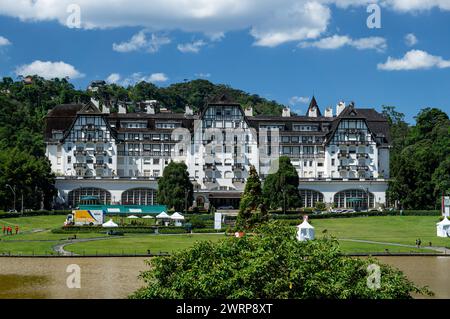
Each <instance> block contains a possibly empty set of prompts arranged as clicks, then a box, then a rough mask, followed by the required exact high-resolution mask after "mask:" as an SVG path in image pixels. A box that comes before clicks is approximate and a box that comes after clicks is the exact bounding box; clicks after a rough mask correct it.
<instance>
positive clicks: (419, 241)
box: [417, 238, 422, 248]
mask: <svg viewBox="0 0 450 319" xmlns="http://www.w3.org/2000/svg"><path fill="white" fill-rule="evenodd" d="M421 244H422V241H421V240H420V238H419V240H418V242H417V247H418V248H420V245H421Z"/></svg>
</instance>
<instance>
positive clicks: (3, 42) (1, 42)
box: [0, 35, 11, 47]
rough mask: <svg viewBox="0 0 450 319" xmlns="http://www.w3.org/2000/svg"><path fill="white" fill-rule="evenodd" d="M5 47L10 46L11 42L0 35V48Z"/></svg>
mask: <svg viewBox="0 0 450 319" xmlns="http://www.w3.org/2000/svg"><path fill="white" fill-rule="evenodd" d="M7 45H11V42H10V41H9V40H8V39H7V38H5V37H2V36H1V35H0V47H2V46H7Z"/></svg>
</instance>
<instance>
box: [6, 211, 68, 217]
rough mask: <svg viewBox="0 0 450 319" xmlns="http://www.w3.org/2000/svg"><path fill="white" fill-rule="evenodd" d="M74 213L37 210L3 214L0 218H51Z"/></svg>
mask: <svg viewBox="0 0 450 319" xmlns="http://www.w3.org/2000/svg"><path fill="white" fill-rule="evenodd" d="M70 213H72V211H71V210H36V211H31V212H24V213H23V214H22V213H20V212H17V213H6V212H1V213H0V218H16V217H30V216H49V215H67V214H70Z"/></svg>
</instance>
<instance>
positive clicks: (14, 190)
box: [6, 184, 16, 211]
mask: <svg viewBox="0 0 450 319" xmlns="http://www.w3.org/2000/svg"><path fill="white" fill-rule="evenodd" d="M6 186H7V187H9V188H10V189H11V191H12V192H13V194H14V205H13V209H14V211H16V186H15V185H14V188H12V187H11V185H9V184H6Z"/></svg>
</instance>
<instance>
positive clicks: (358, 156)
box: [356, 153, 369, 158]
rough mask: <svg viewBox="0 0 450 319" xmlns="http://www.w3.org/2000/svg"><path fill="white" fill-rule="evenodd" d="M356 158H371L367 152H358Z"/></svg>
mask: <svg viewBox="0 0 450 319" xmlns="http://www.w3.org/2000/svg"><path fill="white" fill-rule="evenodd" d="M356 158H369V154H367V153H356Z"/></svg>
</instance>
